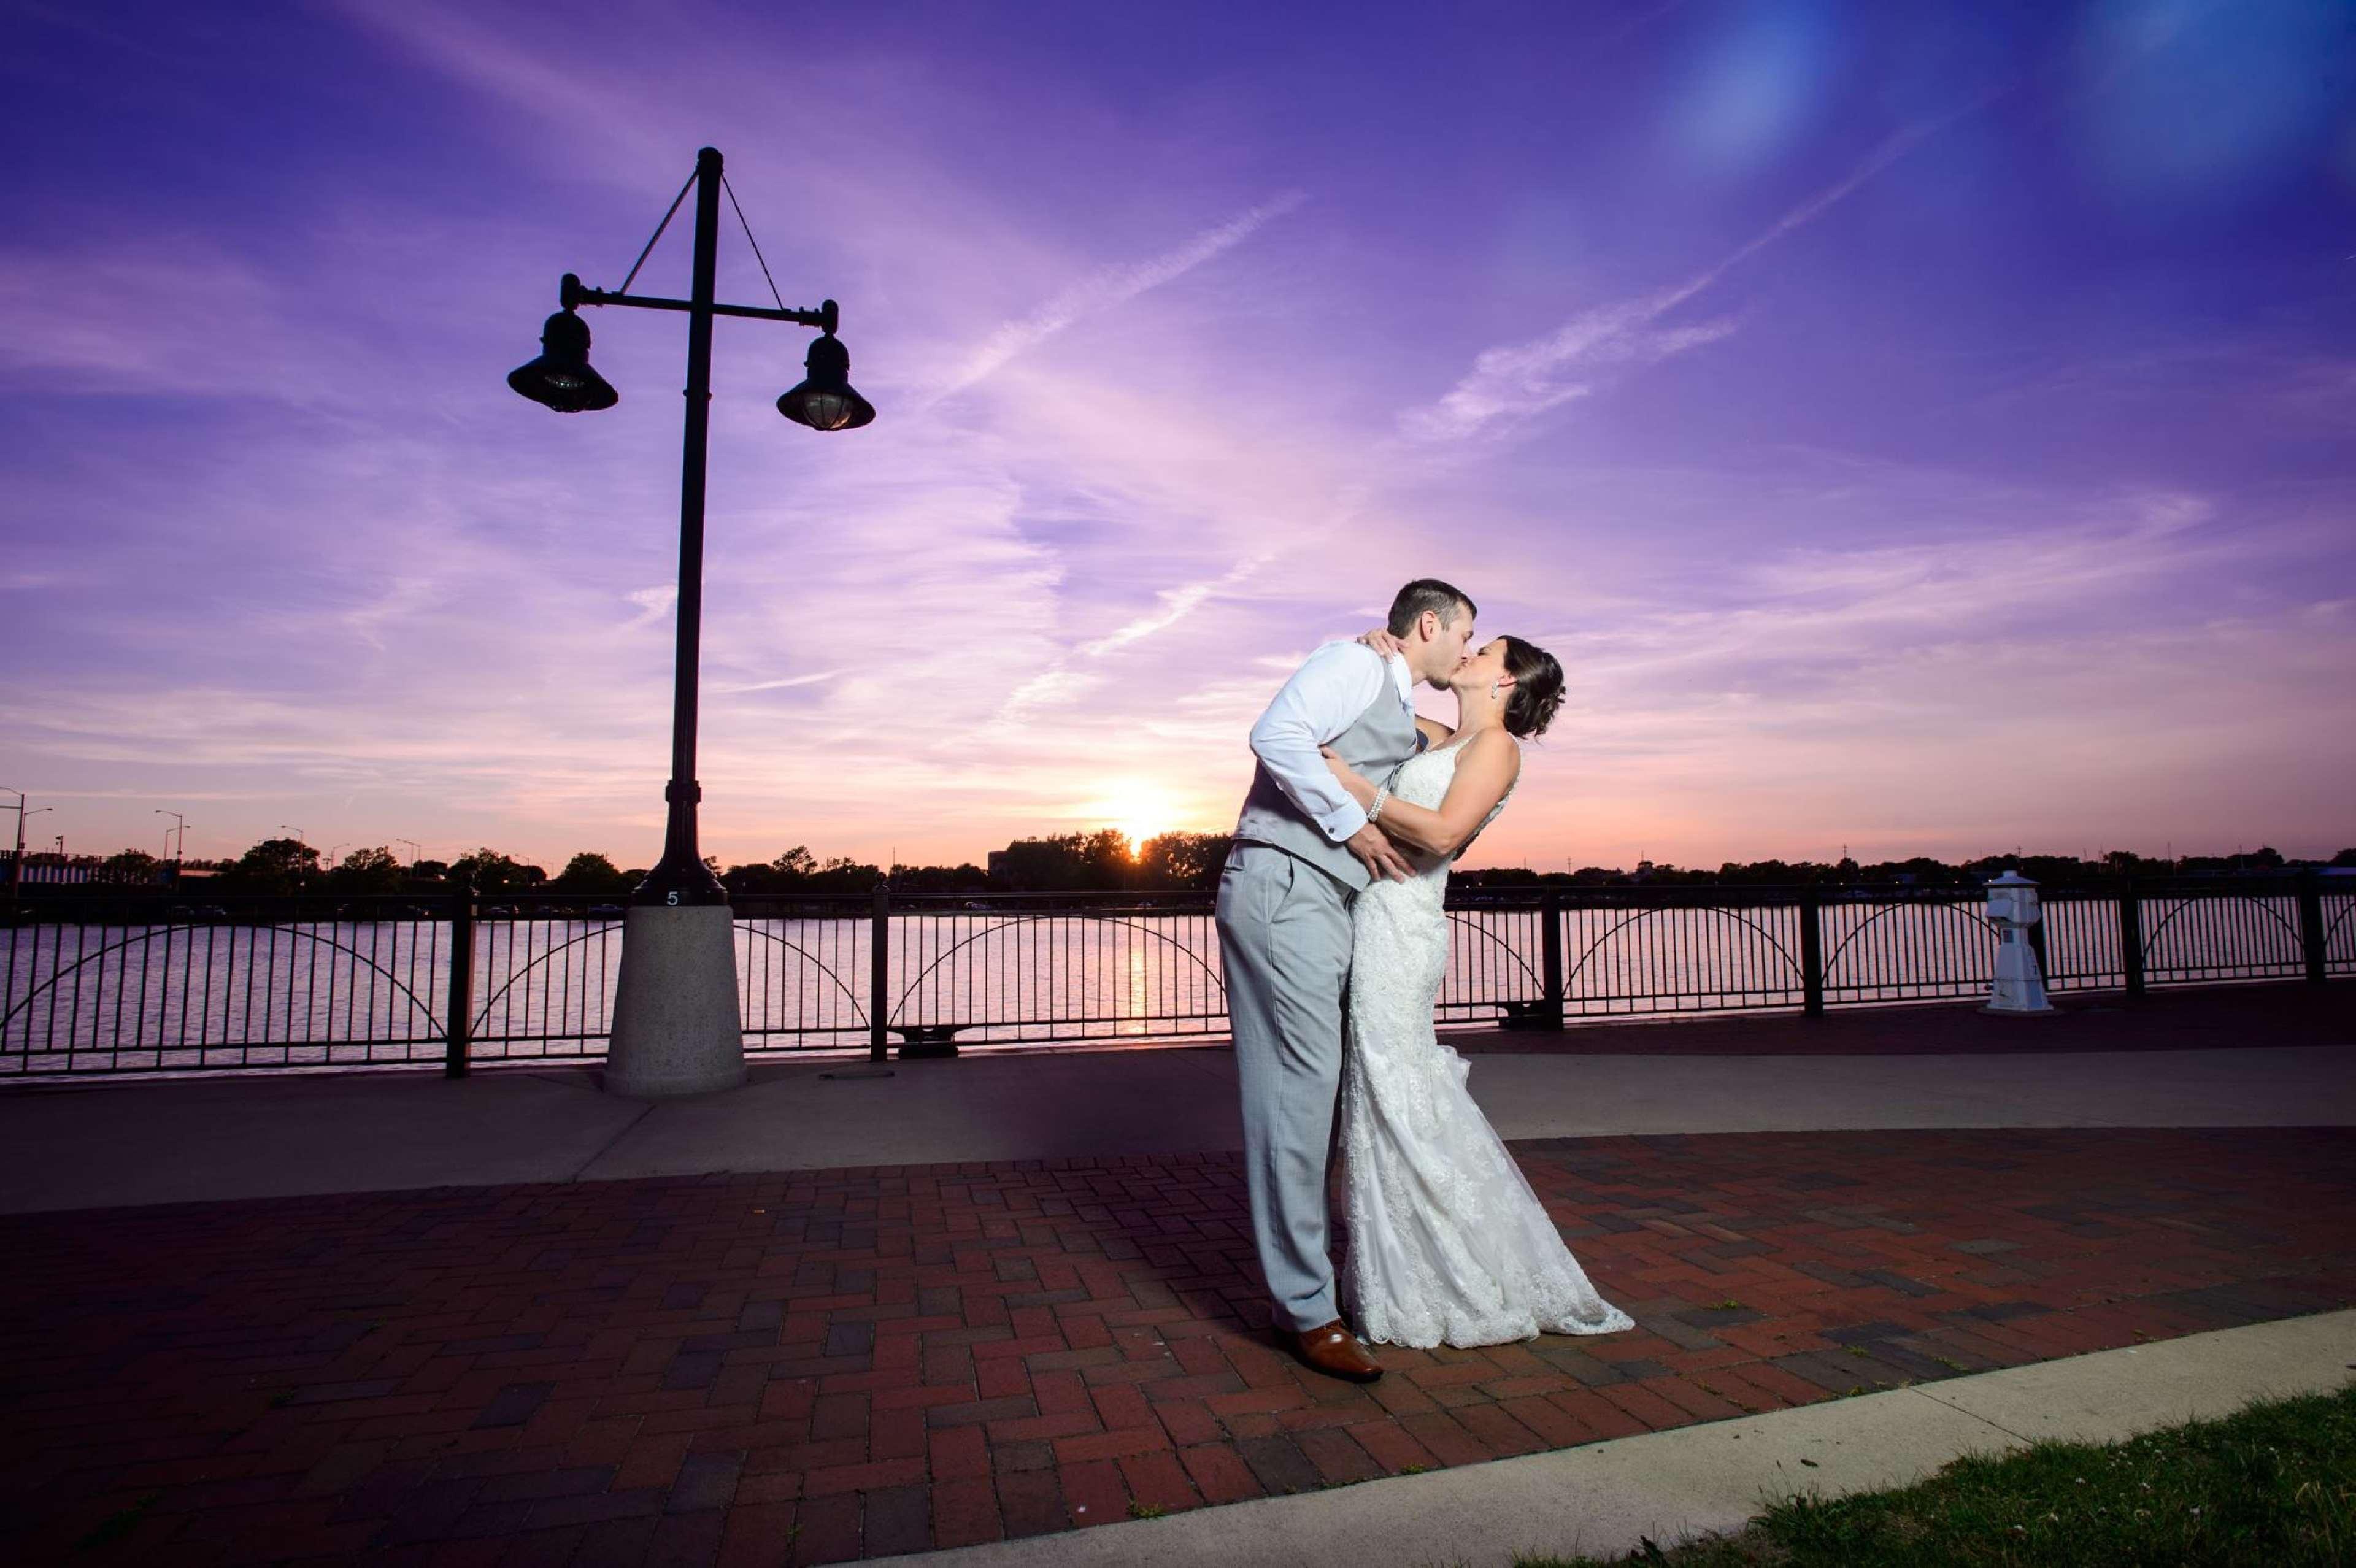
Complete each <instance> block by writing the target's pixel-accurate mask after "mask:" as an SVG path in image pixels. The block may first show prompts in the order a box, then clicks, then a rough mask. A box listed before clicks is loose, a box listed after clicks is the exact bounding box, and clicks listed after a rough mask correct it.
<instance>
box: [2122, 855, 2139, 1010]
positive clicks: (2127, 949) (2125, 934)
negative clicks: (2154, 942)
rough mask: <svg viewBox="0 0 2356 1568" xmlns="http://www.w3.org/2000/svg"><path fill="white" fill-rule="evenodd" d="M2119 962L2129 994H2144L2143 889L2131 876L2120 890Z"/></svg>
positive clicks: (2135, 995)
mask: <svg viewBox="0 0 2356 1568" xmlns="http://www.w3.org/2000/svg"><path fill="white" fill-rule="evenodd" d="M2119 964H2120V966H2121V968H2123V969H2124V970H2125V971H2126V982H2127V995H2128V996H2130V997H2140V996H2142V995H2143V890H2142V889H2141V888H2139V887H2137V886H2136V880H2135V879H2134V878H2133V877H2129V878H2128V879H2127V880H2126V886H2125V887H2123V888H2121V889H2120V890H2119Z"/></svg>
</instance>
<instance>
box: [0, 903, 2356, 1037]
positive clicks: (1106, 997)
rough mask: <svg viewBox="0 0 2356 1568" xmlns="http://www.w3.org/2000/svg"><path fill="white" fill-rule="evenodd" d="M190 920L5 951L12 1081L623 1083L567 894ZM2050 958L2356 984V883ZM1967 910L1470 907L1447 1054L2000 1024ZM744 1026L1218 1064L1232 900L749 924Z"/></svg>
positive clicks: (1465, 908) (2049, 973)
mask: <svg viewBox="0 0 2356 1568" xmlns="http://www.w3.org/2000/svg"><path fill="white" fill-rule="evenodd" d="M214 897H215V899H216V900H217V901H212V902H203V903H177V902H173V901H171V898H170V895H168V894H167V895H165V896H163V897H158V896H156V895H155V893H154V892H152V891H148V890H141V889H111V890H90V889H80V888H75V889H54V890H45V891H43V892H42V893H41V894H39V895H38V896H27V898H26V899H25V900H24V901H23V903H22V904H21V906H20V907H19V908H18V909H17V910H16V911H15V912H13V914H12V915H11V917H10V918H9V920H8V923H6V924H5V927H0V1078H5V1077H7V1076H11V1075H15V1076H28V1075H54V1074H66V1073H85V1072H185V1071H201V1070H212V1069H225V1068H227V1069H234V1068H262V1067H319V1066H336V1067H343V1066H376V1065H383V1066H402V1065H422V1064H430V1063H437V1062H438V1063H440V1064H441V1065H442V1066H443V1067H444V1071H446V1072H451V1073H454V1074H455V1073H461V1072H465V1071H466V1069H467V1067H468V1066H469V1065H470V1064H471V1063H473V1062H477V1061H530V1060H539V1059H568V1058H570V1059H579V1058H584V1057H594V1056H598V1055H602V1054H603V1052H604V1051H605V1041H606V1040H607V1039H608V1038H609V1036H610V1034H611V1032H612V1027H613V1024H612V1020H613V998H614V987H615V983H616V979H617V977H618V976H619V972H620V959H621V944H622V936H623V925H624V914H625V912H624V910H623V909H622V907H621V906H620V905H619V904H618V903H617V902H616V901H611V900H610V899H605V898H589V897H579V896H568V895H561V894H548V893H537V894H527V895H506V894H492V895H475V894H466V893H453V894H449V895H446V896H440V897H430V898H418V897H401V896H393V897H381V898H349V897H347V898H335V897H327V896H303V897H296V898H283V899H252V898H248V899H243V900H231V899H229V898H227V897H225V896H222V895H214ZM1982 906H1983V895H1981V894H1979V893H1977V892H1976V891H1969V890H1957V889H1907V888H1846V889H1827V888H1805V889H1791V888H1728V887H1701V888H1644V887H1637V888H1601V889H1565V890H1537V889H1529V890H1501V889H1494V888H1463V889H1460V890H1458V891H1456V892H1455V893H1454V894H1453V895H1452V896H1451V900H1450V903H1449V922H1450V934H1451V961H1450V966H1449V970H1448V974H1447V978H1446V980H1445V982H1444V984H1443V987H1442V988H1441V992H1440V997H1439V998H1438V1000H1437V1005H1436V1008H1435V1013H1436V1017H1437V1018H1438V1019H1439V1020H1440V1022H1442V1023H1449V1024H1472V1025H1481V1024H1500V1023H1502V1024H1504V1025H1505V1026H1507V1027H1535V1028H1550V1027H1560V1026H1561V1025H1562V1024H1563V1023H1565V1022H1567V1021H1569V1020H1574V1019H1585V1018H1604V1017H1613V1016H1629V1015H1657V1014H1673V1013H1698V1012H1726V1011H1746V1010H1750V1011H1755V1010H1772V1009H1781V1008H1799V1009H1801V1010H1803V1011H1804V1012H1808V1013H1821V1012H1823V1011H1825V1010H1826V1008H1829V1007H1836V1006H1838V1007H1853V1006H1868V1005H1875V1004H1886V1003H1896V1002H1909V1001H1922V1000H1932V999H1938V998H1943V997H1945V998H1961V997H1973V996H1981V995H1986V994H1987V988H1988V984H1989V978H1990V973H1991V971H1992V969H1993V966H1994V961H1995V952H1996V936H1995V931H1994V928H1993V927H1992V926H1991V925H1990V924H1989V923H1987V920H1986V919H1985V918H1984V916H1983V915H1982V913H1981V909H1982ZM2043 910H2044V920H2043V923H2041V924H2040V925H2039V926H2038V927H2036V928H2035V929H2034V931H2033V933H2032V938H2033V941H2034V944H2035V945H2036V947H2037V951H2038V956H2039V959H2040V963H2041V965H2043V968H2044V973H2045V976H2046V983H2047V985H2048V986H2049V987H2051V989H2053V990H2055V991H2060V992H2068V991H2079V990H2098V989H2123V990H2126V991H2128V992H2131V993H2132V992H2140V991H2142V990H2144V989H2146V988H2147V987H2155V986H2168V985H2187V984H2201V983H2213V982H2219V981H2238V980H2265V979H2290V978H2299V977H2304V978H2306V979H2308V980H2311V981H2318V982H2320V981H2322V980H2324V979H2326V978H2328V977H2329V976H2346V975H2351V974H2356V878H2351V877H2344V876H2332V875H2319V874H2316V873H2313V872H2308V873H2302V874H2294V875H2285V876H2280V877H2249V878H2233V879H2206V880H2203V879H2189V880H2177V881H2148V882H2137V883H2136V884H2134V885H2133V886H2132V887H2127V886H2123V885H2113V886H2110V887H2106V888H2105V887H2087V888H2053V889H2048V890H2046V891H2045V894H2044V898H2043ZM734 914H735V926H736V944H737V952H736V958H737V976H738V986H739V997H738V1001H739V1006H740V1008H741V1013H742V1017H743V1019H744V1039H745V1044H746V1047H747V1049H748V1050H749V1051H753V1052H755V1054H766V1053H771V1052H785V1051H808V1050H812V1049H827V1048H833V1049H843V1048H857V1047H864V1048H866V1049H867V1050H868V1051H870V1052H871V1053H873V1054H875V1055H879V1056H880V1055H883V1054H884V1053H886V1052H887V1051H890V1050H891V1049H893V1048H894V1046H895V1045H896V1046H897V1048H898V1049H899V1050H901V1051H903V1052H906V1053H915V1054H921V1053H924V1052H926V1051H950V1050H954V1049H955V1048H956V1046H957V1045H958V1044H960V1043H963V1044H999V1043H1017V1042H1023V1041H1048V1040H1112V1039H1156V1040H1158V1039H1173V1038H1183V1037H1187V1036H1199V1035H1208V1034H1219V1033H1224V1031H1225V1029H1226V988H1225V984H1224V981H1223V979H1222V977H1221V974H1220V967H1219V953H1218V938H1217V933H1216V932H1215V928H1214V925H1213V911H1212V899H1211V895H1210V894H1208V893H1133V894H970V895H959V894H901V893H892V892H889V891H878V892H877V893H875V894H873V895H872V896H870V895H863V894H862V895H856V896H850V897H810V898H794V897H748V898H742V899H739V900H738V901H737V902H736V904H735V906H734Z"/></svg>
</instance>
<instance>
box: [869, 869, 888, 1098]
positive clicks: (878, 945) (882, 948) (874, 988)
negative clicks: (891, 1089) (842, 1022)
mask: <svg viewBox="0 0 2356 1568" xmlns="http://www.w3.org/2000/svg"><path fill="white" fill-rule="evenodd" d="M891 986H892V890H891V888H890V887H889V886H888V885H884V886H879V887H877V888H876V890H875V900H874V903H873V909H872V912H870V914H869V916H868V933H867V1060H868V1061H888V1060H889V1059H890V1052H889V1051H887V1050H886V1049H885V1047H884V1036H885V1033H886V1028H885V1026H886V1025H888V1024H889V1023H890V1022H891V1019H890V1017H889V1012H888V1009H889V1008H890V1007H891V1000H890V997H889V996H888V995H887V993H888V992H889V991H890V989H891Z"/></svg>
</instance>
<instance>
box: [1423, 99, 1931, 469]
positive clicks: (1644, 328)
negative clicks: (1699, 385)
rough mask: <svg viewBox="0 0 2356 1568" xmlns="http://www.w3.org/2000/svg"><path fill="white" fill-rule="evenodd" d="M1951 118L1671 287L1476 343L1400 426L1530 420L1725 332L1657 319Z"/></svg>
mask: <svg viewBox="0 0 2356 1568" xmlns="http://www.w3.org/2000/svg"><path fill="white" fill-rule="evenodd" d="M1952 118H1953V116H1948V117H1946V118H1943V119H1938V120H1929V121H1924V122H1922V123H1918V124H1914V125H1911V126H1908V127H1907V128H1906V129H1904V130H1902V131H1901V132H1899V133H1896V134H1895V135H1893V136H1890V138H1889V139H1887V140H1886V141H1884V142H1883V143H1882V144H1880V145H1879V147H1876V148H1875V149H1874V150H1873V152H1872V154H1871V155H1869V156H1868V157H1867V158H1866V159H1865V160H1864V161H1863V162H1862V163H1860V164H1858V165H1857V167H1855V168H1854V169H1851V170H1850V171H1849V172H1848V173H1847V175H1846V176H1843V177H1842V178H1840V179H1838V180H1836V181H1834V182H1833V183H1832V184H1830V185H1828V186H1826V187H1824V188H1823V189H1822V190H1819V191H1817V192H1816V193H1815V195H1813V196H1811V197H1808V199H1807V200H1805V201H1804V202H1801V203H1800V204H1799V205H1798V206H1797V207H1794V208H1792V209H1791V210H1790V211H1788V212H1786V213H1784V214H1783V217H1781V218H1779V219H1776V220H1775V221H1774V222H1773V223H1772V224H1770V225H1768V226H1767V228H1766V229H1762V231H1761V232H1760V233H1758V234H1756V235H1754V236H1752V237H1751V239H1750V240H1746V241H1744V242H1743V243H1742V244H1741V245H1740V246H1737V247H1736V248H1735V249H1734V250H1733V251H1730V252H1729V253H1728V254H1727V255H1726V256H1725V257H1723V258H1722V259H1720V260H1719V261H1718V262H1717V263H1716V264H1715V265H1713V266H1710V267H1708V268H1707V269H1705V270H1704V271H1702V272H1697V273H1696V274H1695V275H1694V276H1692V277H1690V278H1688V279H1687V280H1686V281H1685V282H1684V283H1679V284H1677V285H1676V286H1675V287H1674V288H1666V289H1661V290H1657V291H1655V292H1654V293H1648V294H1643V295H1640V296H1638V297H1637V298H1634V299H1631V300H1622V301H1620V302H1618V303H1616V304H1608V305H1599V306H1597V307H1596V308H1594V309H1592V310H1587V311H1581V312H1580V314H1579V315H1575V316H1573V317H1571V318H1570V319H1569V321H1567V322H1565V323H1563V325H1561V326H1559V327H1557V328H1556V329H1555V330H1554V331H1553V332H1550V333H1548V334H1547V336H1544V337H1540V338H1536V339H1533V340H1531V341H1530V342H1527V343H1514V344H1505V345H1502V346H1500V347H1495V348H1487V349H1483V351H1482V352H1481V353H1480V354H1479V355H1478V356H1477V357H1475V358H1474V359H1473V362H1472V370H1471V372H1470V373H1468V374H1467V375H1466V376H1465V377H1464V378H1463V379H1462V380H1460V381H1458V382H1457V383H1456V385H1455V386H1453V387H1451V389H1449V390H1448V391H1447V392H1446V393H1444V394H1443V395H1442V396H1441V397H1440V400H1438V401H1437V402H1435V403H1432V404H1430V405H1429V406H1427V407H1423V408H1419V409H1411V410H1409V411H1408V412H1407V413H1405V414H1404V415H1402V416H1401V417H1400V425H1401V427H1402V428H1403V429H1404V430H1406V432H1408V434H1409V435H1413V436H1417V437H1419V438H1421V439H1423V440H1426V441H1431V442H1456V441H1462V440H1464V439H1466V438H1467V437H1470V436H1475V435H1479V434H1481V433H1483V432H1484V431H1487V430H1489V429H1490V428H1492V427H1493V426H1494V425H1496V424H1497V423H1498V421H1515V422H1517V421H1524V420H1528V419H1531V418H1534V417H1535V416H1537V415H1538V414H1541V413H1544V412H1546V411H1547V410H1548V409H1552V408H1557V407H1559V406H1560V405H1562V404H1564V403H1567V402H1569V401H1571V400H1575V399H1578V398H1583V397H1587V396H1589V395H1590V394H1591V393H1593V391H1594V390H1595V386H1594V384H1593V382H1592V381H1590V380H1583V379H1580V378H1581V377H1585V376H1595V375H1601V374H1606V373H1609V372H1610V371H1611V370H1612V369H1614V368H1622V367H1642V366H1644V365H1652V364H1657V363H1658V362H1660V361H1661V360H1664V359H1667V358H1670V357H1674V356H1676V355H1679V354H1684V353H1687V352H1688V351H1690V350H1692V349H1696V348H1700V347H1705V346H1707V345H1708V344H1712V343H1716V342H1719V340H1721V339H1723V338H1726V337H1729V336H1732V335H1733V334H1734V332H1735V330H1736V326H1737V324H1736V323H1735V322H1734V321H1732V320H1731V319H1719V320H1716V321H1708V322H1699V323H1696V324H1693V325H1686V326H1669V327H1663V326H1661V325H1658V324H1659V322H1660V320H1661V318H1662V317H1664V316H1665V315H1668V314H1669V313H1670V312H1672V311H1674V310H1676V308H1677V307H1678V306H1680V305H1682V304H1686V303H1687V301H1688V300H1691V299H1693V298H1695V297H1696V296H1697V295H1698V294H1700V293H1703V292H1704V291H1706V290H1708V288H1709V287H1710V286H1711V285H1712V284H1714V283H1717V282H1718V281H1719V279H1720V278H1722V277H1724V276H1725V275H1726V274H1727V273H1728V272H1730V271H1731V270H1733V269H1734V268H1735V267H1738V266H1740V264H1741V263H1742V262H1744V261H1747V260H1749V259H1750V258H1751V257H1752V256H1754V255H1757V254H1758V253H1759V252H1760V251H1763V250H1765V249H1766V248H1767V247H1768V246H1770V245H1772V244H1774V243H1775V242H1776V241H1777V240H1781V239H1783V238H1784V237H1785V236H1786V235H1788V234H1791V233H1792V232H1794V230H1796V229H1803V228H1805V227H1806V226H1807V225H1808V224H1810V223H1813V222H1815V220H1816V219H1818V218H1821V217H1822V216H1824V214H1825V213H1826V211H1828V210H1829V209H1831V208H1833V207H1835V206H1837V204H1838V203H1840V202H1841V201H1842V200H1844V199H1846V198H1847V197H1848V196H1849V195H1851V194H1852V193H1853V192H1855V191H1856V190H1857V189H1858V187H1860V186H1862V185H1864V184H1865V183H1866V182H1867V181H1869V180H1870V179H1872V178H1873V177H1874V176H1876V175H1878V174H1879V173H1880V172H1881V171H1882V170H1884V169H1886V168H1888V167H1889V166H1890V165H1892V164H1894V163H1896V162H1897V161H1898V160H1899V159H1900V158H1901V157H1904V156H1905V155H1906V154H1907V153H1909V152H1910V151H1912V149H1913V148H1914V147H1915V145H1916V144H1919V143H1920V142H1921V141H1922V139H1923V138H1924V137H1925V136H1927V135H1929V134H1930V133H1932V132H1933V131H1935V130H1937V129H1938V128H1939V127H1940V126H1942V125H1944V124H1945V123H1947V120H1948V119H1952Z"/></svg>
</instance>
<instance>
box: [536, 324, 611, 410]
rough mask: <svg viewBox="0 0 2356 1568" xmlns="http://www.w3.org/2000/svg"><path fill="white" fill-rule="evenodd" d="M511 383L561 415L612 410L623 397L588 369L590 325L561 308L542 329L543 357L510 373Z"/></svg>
mask: <svg viewBox="0 0 2356 1568" xmlns="http://www.w3.org/2000/svg"><path fill="white" fill-rule="evenodd" d="M508 385H509V386H510V387H513V388H514V389H516V390H517V391H518V392H520V393H521V394H523V395H524V396H525V397H527V398H530V400H532V401H533V402H535V403H541V404H544V405H546V406H547V407H549V408H552V409H554V410H555V411H557V412H558V413H560V414H577V413H585V412H588V411H592V410H595V409H610V408H612V407H613V406H614V405H615V404H616V403H618V402H620V401H621V400H622V394H621V393H619V392H616V390H614V389H613V387H612V386H611V385H610V384H609V383H608V382H607V381H606V379H605V377H603V376H600V375H599V374H597V372H596V371H594V370H593V369H591V368H589V324H588V323H587V322H585V321H584V320H582V319H581V318H580V317H579V316H577V315H573V312H571V311H570V310H560V311H558V312H557V313H556V314H555V315H552V316H550V317H549V318H548V322H547V325H543V326H542V327H541V329H540V357H539V358H537V359H534V360H532V361H531V362H530V364H526V365H519V366H517V367H516V368H514V369H513V370H510V371H509V372H508Z"/></svg>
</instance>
